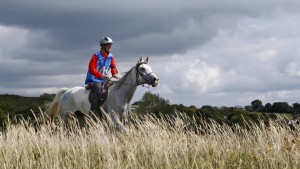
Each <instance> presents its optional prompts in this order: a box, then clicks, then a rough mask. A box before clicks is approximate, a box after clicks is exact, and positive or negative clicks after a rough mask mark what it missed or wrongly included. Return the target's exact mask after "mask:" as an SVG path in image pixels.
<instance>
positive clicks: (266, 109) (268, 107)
mask: <svg viewBox="0 0 300 169" xmlns="http://www.w3.org/2000/svg"><path fill="white" fill-rule="evenodd" d="M271 109H272V104H271V103H267V104H266V105H265V111H266V112H271Z"/></svg>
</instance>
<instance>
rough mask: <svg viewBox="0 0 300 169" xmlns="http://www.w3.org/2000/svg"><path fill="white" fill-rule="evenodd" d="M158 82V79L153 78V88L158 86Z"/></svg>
mask: <svg viewBox="0 0 300 169" xmlns="http://www.w3.org/2000/svg"><path fill="white" fill-rule="evenodd" d="M158 80H159V79H158V78H153V79H152V82H151V86H152V87H156V86H157V85H158Z"/></svg>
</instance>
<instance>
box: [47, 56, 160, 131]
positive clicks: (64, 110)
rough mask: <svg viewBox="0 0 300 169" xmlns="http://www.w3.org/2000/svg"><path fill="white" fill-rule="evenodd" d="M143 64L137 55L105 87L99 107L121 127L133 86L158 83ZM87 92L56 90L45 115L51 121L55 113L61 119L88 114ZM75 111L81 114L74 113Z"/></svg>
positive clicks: (65, 119) (83, 90)
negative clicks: (115, 79) (133, 60)
mask: <svg viewBox="0 0 300 169" xmlns="http://www.w3.org/2000/svg"><path fill="white" fill-rule="evenodd" d="M147 63H148V57H147V58H146V59H145V60H144V59H143V57H141V58H140V60H139V61H138V63H137V64H136V65H135V66H134V67H133V68H131V69H130V70H129V71H128V72H127V73H126V74H125V75H124V76H123V77H122V78H120V79H119V80H118V81H115V82H114V83H113V85H111V86H110V87H109V88H108V96H107V99H106V101H105V102H104V103H103V105H102V106H101V109H102V110H104V112H103V113H106V116H108V117H110V118H111V120H112V121H113V122H114V124H115V125H117V126H118V127H121V128H123V129H125V127H124V125H123V123H122V122H121V120H120V118H121V119H127V117H128V113H129V111H130V109H131V106H130V105H131V104H130V101H131V99H132V97H133V95H134V93H135V91H136V89H137V86H139V85H143V84H148V85H151V86H152V87H156V86H157V85H158V77H157V76H156V75H155V74H154V73H153V72H152V68H151V67H150V66H149V65H148V64H147ZM89 93H90V91H89V90H86V89H85V88H84V87H73V88H70V89H67V88H62V89H60V90H59V91H58V92H57V94H56V96H55V98H54V100H53V102H52V104H51V106H50V107H49V109H48V110H47V111H46V114H47V115H48V116H50V118H51V120H53V119H54V117H55V116H56V115H57V114H58V113H59V114H60V116H61V117H62V119H63V120H64V121H65V122H67V121H68V119H69V117H70V116H74V115H77V117H78V118H81V117H84V116H89V115H90V114H89V112H90V108H91V104H90V102H89V99H88V97H89ZM78 114H81V115H83V116H78ZM78 120H80V119H78Z"/></svg>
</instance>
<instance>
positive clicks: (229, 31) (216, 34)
mask: <svg viewBox="0 0 300 169" xmlns="http://www.w3.org/2000/svg"><path fill="white" fill-rule="evenodd" d="M299 8H300V1H298V0H265V1H260V0H252V1H246V0H226V1H225V0H224V1H221V0H187V1H182V0H164V1H161V0H151V1H136V0H127V1H114V0H110V1H103V0H85V1H67V0H52V1H44V0H10V1H8V0H0V94H6V93H7V94H19V95H24V96H39V95H41V94H42V93H45V92H47V93H56V91H57V90H58V89H59V88H61V87H73V86H83V85H84V80H85V75H86V71H87V67H88V62H89V60H90V58H91V56H92V54H93V53H95V52H97V51H98V50H99V40H100V38H101V37H102V36H105V35H108V36H110V37H111V38H112V39H113V40H114V42H115V44H114V46H113V50H112V53H113V54H114V56H115V58H116V61H117V66H118V69H119V72H125V71H127V70H129V69H130V68H131V67H132V66H134V65H135V63H136V62H137V61H138V59H139V57H140V56H141V55H144V56H149V57H150V60H149V64H150V66H151V67H152V68H153V71H154V72H155V73H156V75H157V76H159V78H160V84H159V86H158V87H157V88H150V89H147V88H143V87H139V88H138V90H137V92H136V95H135V97H134V98H133V101H137V100H140V99H141V97H142V95H143V93H145V92H146V91H149V90H150V91H151V92H153V93H158V94H159V95H160V96H161V97H163V98H165V99H168V100H169V101H170V103H172V104H174V103H182V104H185V105H196V106H197V107H201V106H202V105H213V106H235V105H241V106H245V105H248V104H250V103H251V101H253V100H254V99H260V100H261V101H262V102H263V104H265V103H267V102H270V103H273V102H276V101H285V102H289V103H290V104H291V103H295V102H300V55H299V54H300V47H299V44H300V31H299V30H300V22H299V20H300V11H299Z"/></svg>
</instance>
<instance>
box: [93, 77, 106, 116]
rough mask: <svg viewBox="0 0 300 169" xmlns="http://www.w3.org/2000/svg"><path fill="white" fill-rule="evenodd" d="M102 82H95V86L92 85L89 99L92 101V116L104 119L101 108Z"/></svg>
mask: <svg viewBox="0 0 300 169" xmlns="http://www.w3.org/2000/svg"><path fill="white" fill-rule="evenodd" d="M102 85H103V84H102V83H94V84H93V86H91V92H90V94H89V101H90V103H91V109H90V110H91V111H92V112H93V113H94V115H92V116H96V117H98V118H99V119H100V120H102V119H103V117H104V116H103V113H102V112H101V109H100V106H101V105H100V102H101V96H102V90H101V88H102Z"/></svg>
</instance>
